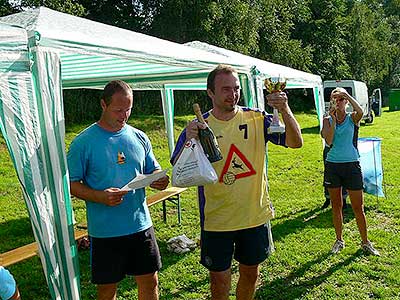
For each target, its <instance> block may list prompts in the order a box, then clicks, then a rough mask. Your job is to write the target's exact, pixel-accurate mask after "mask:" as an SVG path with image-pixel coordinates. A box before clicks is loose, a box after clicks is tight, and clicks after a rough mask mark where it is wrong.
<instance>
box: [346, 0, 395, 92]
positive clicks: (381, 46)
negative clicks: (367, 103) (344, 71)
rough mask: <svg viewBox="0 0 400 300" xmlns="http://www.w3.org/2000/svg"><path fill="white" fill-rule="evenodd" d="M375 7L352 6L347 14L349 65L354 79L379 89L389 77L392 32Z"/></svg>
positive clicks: (378, 8)
mask: <svg viewBox="0 0 400 300" xmlns="http://www.w3.org/2000/svg"><path fill="white" fill-rule="evenodd" d="M382 16H383V11H382V8H381V7H380V6H379V5H378V3H374V5H372V7H369V6H368V5H367V3H362V2H355V3H354V6H353V7H352V8H351V11H350V26H349V28H350V30H349V38H348V40H349V51H348V52H349V54H348V55H349V61H351V65H350V69H351V73H352V74H353V77H355V78H358V79H360V80H362V81H364V82H366V83H367V85H368V86H379V85H380V83H382V81H383V79H384V77H385V75H387V74H388V71H389V66H390V63H391V56H392V53H393V49H392V45H391V44H390V39H391V28H390V25H389V24H388V23H387V21H386V18H382Z"/></svg>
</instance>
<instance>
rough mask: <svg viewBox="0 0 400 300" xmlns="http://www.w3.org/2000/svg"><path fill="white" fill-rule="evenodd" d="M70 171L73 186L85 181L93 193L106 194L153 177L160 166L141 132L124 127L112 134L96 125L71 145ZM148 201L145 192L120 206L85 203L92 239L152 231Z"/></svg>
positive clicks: (135, 192) (138, 192) (136, 192)
mask: <svg viewBox="0 0 400 300" xmlns="http://www.w3.org/2000/svg"><path fill="white" fill-rule="evenodd" d="M68 169H69V178H70V181H71V182H74V181H82V182H83V184H85V185H87V186H88V187H90V188H92V189H95V190H105V189H107V188H110V187H116V188H122V187H123V186H124V185H125V184H127V183H128V182H129V181H131V180H132V179H133V178H135V177H136V176H137V175H138V174H151V173H152V172H153V171H154V170H156V169H160V165H159V164H158V162H157V161H156V159H155V157H154V154H153V151H152V147H151V144H150V140H149V138H148V137H147V136H146V134H145V133H143V132H142V131H140V130H138V129H136V128H133V127H132V126H129V125H125V126H124V128H122V129H121V130H119V131H117V132H110V131H106V130H104V129H103V128H101V127H100V126H99V125H97V124H93V125H91V126H90V127H88V128H87V129H86V130H84V131H83V132H81V133H80V134H79V135H78V136H77V137H76V138H75V139H74V141H73V142H72V144H71V146H70V149H69V152H68ZM145 200H146V199H145V190H144V188H142V189H137V190H133V191H130V192H129V193H128V194H126V195H125V196H124V199H123V201H122V203H121V204H120V205H117V206H107V205H104V204H101V203H96V202H91V201H86V215H87V222H88V231H89V235H90V236H93V237H99V238H102V237H115V236H123V235H128V234H132V233H135V232H139V231H142V230H145V229H147V228H149V227H151V226H152V221H151V218H150V213H149V209H148V207H147V204H146V201H145Z"/></svg>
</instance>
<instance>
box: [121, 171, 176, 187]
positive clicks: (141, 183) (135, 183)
mask: <svg viewBox="0 0 400 300" xmlns="http://www.w3.org/2000/svg"><path fill="white" fill-rule="evenodd" d="M167 171H168V169H166V170H162V171H160V172H157V173H153V174H138V175H137V176H136V177H135V178H133V179H132V180H131V181H130V182H129V183H128V184H126V185H125V186H124V187H122V188H121V190H124V191H131V190H136V189H141V188H144V187H146V186H149V185H150V184H151V183H152V182H154V181H156V180H158V179H160V178H162V177H164V176H165V175H166V174H167Z"/></svg>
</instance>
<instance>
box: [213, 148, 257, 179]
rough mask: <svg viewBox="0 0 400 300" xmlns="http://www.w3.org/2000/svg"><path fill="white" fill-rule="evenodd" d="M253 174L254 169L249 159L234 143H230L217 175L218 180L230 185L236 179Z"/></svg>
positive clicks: (254, 172)
mask: <svg viewBox="0 0 400 300" xmlns="http://www.w3.org/2000/svg"><path fill="white" fill-rule="evenodd" d="M254 174H256V170H254V168H253V166H252V165H251V163H250V162H249V160H248V159H247V158H246V156H244V154H243V153H242V152H240V150H239V149H238V148H237V147H236V146H235V145H234V144H232V145H231V147H230V149H229V152H228V156H227V158H226V161H225V165H224V167H223V169H222V172H221V175H220V177H219V182H223V183H225V184H227V185H231V184H233V183H234V182H235V181H236V179H239V178H243V177H248V176H251V175H254Z"/></svg>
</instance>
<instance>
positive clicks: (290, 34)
mask: <svg viewBox="0 0 400 300" xmlns="http://www.w3.org/2000/svg"><path fill="white" fill-rule="evenodd" d="M307 5H308V1H287V0H278V1H269V0H267V1H261V4H260V5H259V9H260V12H262V15H261V16H262V21H261V26H260V43H259V45H260V51H259V53H258V56H259V57H260V58H261V59H265V60H269V61H272V62H274V63H278V64H283V65H286V66H289V67H293V68H297V69H301V70H304V71H310V66H311V61H312V47H310V46H309V45H304V43H303V41H302V36H301V35H300V34H299V32H296V27H295V26H296V24H297V23H300V22H306V21H309V20H310V17H311V14H310V10H309V7H308V6H307Z"/></svg>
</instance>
